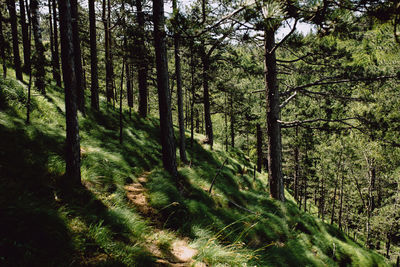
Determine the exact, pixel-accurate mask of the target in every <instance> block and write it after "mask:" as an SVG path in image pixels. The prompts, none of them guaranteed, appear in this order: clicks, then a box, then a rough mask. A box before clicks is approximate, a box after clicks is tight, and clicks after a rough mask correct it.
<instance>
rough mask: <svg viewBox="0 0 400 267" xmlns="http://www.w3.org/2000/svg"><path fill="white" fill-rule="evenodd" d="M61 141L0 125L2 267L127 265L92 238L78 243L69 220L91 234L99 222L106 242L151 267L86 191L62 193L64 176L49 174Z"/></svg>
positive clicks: (84, 237) (125, 231) (121, 226)
mask: <svg viewBox="0 0 400 267" xmlns="http://www.w3.org/2000/svg"><path fill="white" fill-rule="evenodd" d="M16 126H17V125H16ZM20 126H21V127H22V125H20ZM63 141H64V139H63V137H62V136H60V135H44V134H43V133H41V132H40V131H38V130H36V129H34V128H29V131H24V130H21V129H14V128H7V127H5V126H3V125H0V184H1V186H0V214H1V220H0V229H1V231H0V265H2V266H71V265H75V266H81V265H92V264H94V265H105V266H107V265H114V266H115V265H127V264H125V262H124V259H122V258H120V257H119V256H118V255H112V254H110V253H109V252H107V250H106V249H105V248H103V247H102V245H103V244H99V243H96V242H97V241H96V240H95V239H93V238H91V237H90V236H88V235H86V234H83V235H81V237H80V239H79V238H78V239H77V236H79V235H78V234H77V233H76V229H73V228H74V227H75V226H74V225H71V224H70V219H71V218H72V217H79V218H80V219H81V220H82V221H83V223H84V225H85V228H86V229H89V230H90V229H91V227H92V226H93V225H99V223H100V222H101V226H102V227H104V228H107V229H110V230H111V231H112V232H113V233H115V234H114V235H113V236H112V237H110V238H111V239H113V240H115V243H117V244H124V246H127V247H128V246H131V247H135V253H136V255H132V256H131V258H132V259H131V260H133V258H134V262H137V263H143V264H151V263H152V262H153V261H154V259H153V258H152V257H151V255H150V254H149V253H147V252H146V251H145V249H143V248H140V247H139V246H136V245H135V243H132V242H133V241H132V240H130V239H129V234H130V231H129V230H128V229H126V227H125V225H124V224H122V223H120V218H116V217H115V216H116V215H115V214H113V215H111V214H110V213H109V212H108V208H107V207H106V206H104V205H103V203H102V202H101V201H100V200H98V199H96V197H95V196H94V195H93V194H92V193H91V192H90V191H88V190H87V189H86V188H85V187H83V186H81V187H79V188H75V189H74V190H69V191H66V188H67V187H66V186H65V183H62V181H65V179H66V178H65V177H63V176H62V173H59V172H57V171H55V172H53V173H52V172H50V171H49V169H48V164H49V161H50V160H51V157H52V155H60V154H63V146H64V144H63ZM61 160H62V159H61ZM60 198H61V200H60ZM121 246H122V245H121ZM99 255H100V256H101V255H103V256H104V255H105V256H104V257H103V258H101V257H99Z"/></svg>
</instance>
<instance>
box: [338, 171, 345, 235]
mask: <svg viewBox="0 0 400 267" xmlns="http://www.w3.org/2000/svg"><path fill="white" fill-rule="evenodd" d="M343 187H344V174H342V179H341V182H340V204H339V229H340V230H342V213H343V194H344V189H343Z"/></svg>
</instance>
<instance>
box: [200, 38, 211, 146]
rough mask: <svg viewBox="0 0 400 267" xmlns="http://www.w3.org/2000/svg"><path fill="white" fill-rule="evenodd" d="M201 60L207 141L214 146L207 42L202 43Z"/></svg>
mask: <svg viewBox="0 0 400 267" xmlns="http://www.w3.org/2000/svg"><path fill="white" fill-rule="evenodd" d="M201 52H202V53H201V61H202V65H203V90H204V91H203V105H204V122H205V126H206V140H205V143H207V144H209V145H210V146H211V149H212V148H213V143H214V134H213V127H212V120H211V111H210V106H211V105H210V92H209V84H208V75H209V74H208V72H209V68H210V66H209V58H208V56H207V54H206V51H205V44H204V42H203V43H202V48H201Z"/></svg>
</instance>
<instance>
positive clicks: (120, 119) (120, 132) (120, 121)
mask: <svg viewBox="0 0 400 267" xmlns="http://www.w3.org/2000/svg"><path fill="white" fill-rule="evenodd" d="M125 43H126V40H125ZM124 67H125V57H124V58H123V59H122V70H121V89H120V91H119V143H120V144H122V129H123V125H122V91H123V88H124Z"/></svg>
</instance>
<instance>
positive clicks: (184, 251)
mask: <svg viewBox="0 0 400 267" xmlns="http://www.w3.org/2000/svg"><path fill="white" fill-rule="evenodd" d="M149 175H150V172H144V173H143V174H142V175H141V176H140V177H139V178H138V179H137V182H134V183H131V184H128V185H125V187H124V188H125V191H126V196H127V198H128V199H129V202H131V203H132V204H133V205H134V206H135V207H136V208H137V209H138V211H139V213H140V214H141V215H142V216H144V217H150V218H151V221H152V222H153V223H154V225H153V227H154V231H153V232H154V237H153V238H151V237H150V238H148V240H146V247H147V249H148V250H149V251H150V252H151V253H152V254H153V255H154V256H155V257H157V258H158V259H157V261H156V266H175V267H185V266H197V267H204V266H206V265H205V264H204V263H195V262H194V260H193V257H194V256H195V255H196V254H197V252H198V251H197V250H196V249H193V248H191V247H190V246H189V238H180V237H178V236H175V241H174V242H172V244H171V246H170V248H169V249H168V250H165V249H161V248H160V246H159V243H158V240H157V236H159V235H160V234H164V233H167V232H168V231H167V230H164V229H162V225H163V224H162V222H161V218H160V216H159V215H158V213H157V210H155V209H154V208H153V207H151V206H150V204H149V202H148V197H147V189H146V183H147V181H148V176H149Z"/></svg>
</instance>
